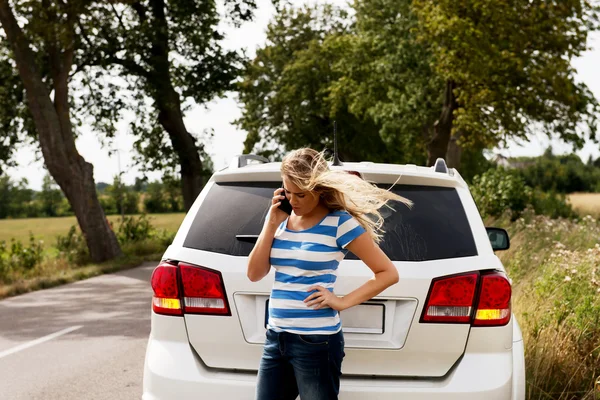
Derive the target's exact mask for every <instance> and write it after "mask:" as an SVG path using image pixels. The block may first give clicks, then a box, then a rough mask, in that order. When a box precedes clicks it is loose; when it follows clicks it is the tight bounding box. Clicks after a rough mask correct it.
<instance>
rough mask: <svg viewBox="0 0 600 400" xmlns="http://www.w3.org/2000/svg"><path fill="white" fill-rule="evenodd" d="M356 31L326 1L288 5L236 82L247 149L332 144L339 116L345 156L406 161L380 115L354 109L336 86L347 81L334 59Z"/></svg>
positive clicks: (270, 151)
mask: <svg viewBox="0 0 600 400" xmlns="http://www.w3.org/2000/svg"><path fill="white" fill-rule="evenodd" d="M351 29H352V27H351V26H349V23H348V17H347V14H346V12H345V11H342V10H339V9H336V8H334V7H332V6H328V5H325V6H312V7H310V6H305V7H303V8H302V9H294V8H292V7H284V8H283V9H282V10H281V11H280V12H279V13H278V14H277V15H276V17H275V20H274V21H273V22H272V23H271V24H269V27H268V29H267V43H266V44H265V46H264V47H262V48H260V49H258V50H257V53H256V57H255V59H254V60H253V61H252V62H251V63H249V65H248V67H247V69H246V73H245V76H244V80H243V81H242V82H241V83H240V85H239V99H240V101H241V103H242V104H243V112H242V117H241V118H240V119H239V120H238V121H237V123H238V125H239V126H240V127H241V128H242V129H245V130H246V131H248V136H247V138H246V142H245V149H244V151H245V152H247V153H249V152H255V153H259V154H263V155H267V156H270V155H274V156H275V157H280V156H281V155H282V153H283V152H284V151H285V150H289V149H293V148H297V147H303V146H310V147H315V148H318V149H322V148H323V147H327V148H329V149H332V148H333V128H334V126H333V125H334V121H336V122H337V130H338V137H339V152H340V156H341V158H342V160H345V161H359V160H366V159H369V160H374V161H381V162H391V161H397V160H398V159H402V157H403V155H404V153H405V152H403V149H402V148H400V147H395V146H388V145H387V144H386V142H384V140H382V138H381V136H380V135H379V130H380V127H379V126H378V125H377V124H376V123H375V121H374V120H373V119H371V118H368V117H364V118H363V116H362V115H359V114H357V113H354V112H353V110H351V108H350V105H349V104H348V103H347V102H346V97H344V96H340V95H339V93H337V91H338V90H340V88H339V87H334V86H333V85H332V82H336V81H338V80H340V79H343V76H342V74H340V73H339V72H338V71H337V70H336V65H337V64H338V63H339V62H340V60H343V59H344V57H345V55H346V53H347V52H348V51H350V50H351V47H350V44H349V43H347V42H346V41H345V40H346V38H347V37H348V33H349V32H350V31H351ZM342 90H343V89H342Z"/></svg>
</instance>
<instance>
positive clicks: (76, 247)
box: [56, 225, 90, 265]
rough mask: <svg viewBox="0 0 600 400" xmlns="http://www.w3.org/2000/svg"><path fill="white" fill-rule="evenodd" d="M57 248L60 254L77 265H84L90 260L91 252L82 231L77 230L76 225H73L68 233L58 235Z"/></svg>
mask: <svg viewBox="0 0 600 400" xmlns="http://www.w3.org/2000/svg"><path fill="white" fill-rule="evenodd" d="M56 248H57V249H58V251H59V254H60V256H62V257H64V258H66V259H67V260H68V261H69V262H71V263H74V264H76V265H82V264H85V263H87V262H89V260H90V254H89V251H88V248H87V244H86V242H85V238H84V237H83V235H82V234H81V232H78V231H77V228H76V227H75V225H73V226H71V228H70V229H69V232H68V233H67V234H66V235H64V236H63V235H58V236H57V237H56Z"/></svg>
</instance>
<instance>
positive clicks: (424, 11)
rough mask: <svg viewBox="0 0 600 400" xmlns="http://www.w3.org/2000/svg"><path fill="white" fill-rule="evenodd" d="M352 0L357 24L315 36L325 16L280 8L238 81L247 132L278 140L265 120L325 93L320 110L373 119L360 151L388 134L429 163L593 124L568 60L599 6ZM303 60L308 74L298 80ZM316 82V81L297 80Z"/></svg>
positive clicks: (389, 141)
mask: <svg viewBox="0 0 600 400" xmlns="http://www.w3.org/2000/svg"><path fill="white" fill-rule="evenodd" d="M352 7H353V9H354V11H355V13H354V16H353V18H352V20H346V22H345V25H344V26H348V25H349V26H350V27H349V28H348V29H345V30H344V31H342V32H340V30H339V29H335V26H333V28H328V29H322V30H320V31H319V35H320V36H319V38H320V39H319V43H321V45H320V46H315V45H313V43H314V41H311V39H310V38H309V40H304V41H298V40H297V35H296V36H295V35H294V34H297V33H299V32H304V31H306V30H307V29H306V28H301V27H302V26H306V27H311V26H315V25H316V26H319V24H322V23H321V20H320V19H318V18H313V19H310V20H304V21H301V22H302V24H298V23H294V22H295V21H294V20H293V19H292V18H289V15H294V12H293V11H287V14H283V15H280V16H278V17H276V19H275V22H274V23H273V25H272V27H271V29H270V31H269V36H268V38H269V40H270V42H268V43H267V45H266V46H265V47H264V48H263V49H261V51H259V52H257V57H256V59H255V60H254V62H253V63H252V64H251V66H250V67H249V69H248V72H247V73H246V81H245V83H244V86H243V88H242V95H241V100H242V102H243V105H244V116H243V119H242V122H243V124H242V127H243V128H245V129H246V130H248V132H249V136H248V138H249V139H252V142H257V136H258V135H260V136H261V137H262V138H266V139H272V140H275V141H277V140H279V139H278V137H277V136H273V135H272V134H270V132H273V131H276V130H281V129H282V127H285V126H286V125H288V126H290V125H291V121H296V120H297V119H294V118H293V117H294V116H297V115H302V114H301V113H300V112H301V111H305V110H303V109H301V108H299V107H298V106H297V105H312V104H319V102H320V103H321V104H325V106H324V107H321V106H318V107H317V108H316V109H317V110H325V111H330V110H340V109H341V110H347V111H348V114H349V115H351V116H352V118H355V119H356V120H358V121H363V122H364V121H370V122H372V124H373V126H374V129H375V130H376V131H377V133H378V134H377V135H371V134H370V133H369V134H368V135H367V134H366V133H362V135H364V136H368V137H369V138H377V140H368V141H367V142H366V143H365V147H364V148H363V149H362V151H363V154H364V153H369V150H368V149H369V148H370V146H371V145H372V144H374V146H376V147H374V148H377V146H379V144H378V143H380V142H383V143H384V145H385V147H386V148H393V149H394V150H395V151H396V152H397V153H396V158H395V159H394V161H396V162H402V161H404V162H406V161H409V162H416V163H425V162H426V163H427V164H428V165H432V164H433V163H434V162H435V160H436V159H437V158H438V157H442V158H446V159H447V160H448V162H449V164H450V165H451V166H455V167H458V166H459V165H460V161H461V155H462V153H463V149H466V151H467V152H468V153H467V154H466V155H467V156H468V157H467V158H468V160H467V161H469V164H472V163H473V162H472V161H473V160H476V159H481V158H482V157H481V150H482V149H484V148H489V147H493V146H495V145H498V144H499V143H502V142H505V141H506V140H508V139H512V138H525V137H527V135H528V134H530V133H531V132H532V131H533V130H536V131H539V130H543V131H544V132H546V133H548V134H549V135H557V136H559V137H560V138H561V139H563V140H565V141H567V142H569V143H572V144H574V145H575V146H576V147H578V146H580V145H581V144H582V143H583V142H584V141H585V139H586V135H587V136H588V137H594V136H595V125H596V118H597V116H598V103H597V101H596V99H594V97H593V96H592V94H591V92H590V91H589V89H588V88H587V87H586V86H585V84H583V83H581V82H577V81H576V80H575V71H574V69H573V68H572V67H571V60H572V59H573V58H574V57H576V56H578V55H580V54H581V52H582V51H583V50H584V49H585V47H586V39H587V35H588V33H589V32H590V31H591V30H592V29H595V16H596V10H595V9H594V8H593V7H592V6H590V5H589V4H588V3H587V2H586V1H585V0H566V1H562V0H556V1H541V2H536V1H534V2H509V3H507V2H504V1H500V0H469V1H464V2H457V1H450V0H444V1H433V0H432V1H428V0H369V1H366V0H356V1H355V2H354V3H353V5H352ZM281 19H284V21H283V22H280V20H281ZM338 25H339V24H338ZM303 29H304V30H303ZM288 39H289V40H290V42H291V43H295V47H292V45H291V43H288ZM330 49H333V50H334V51H330ZM323 53H324V54H327V55H330V57H329V58H325V57H324V56H323ZM279 54H282V56H278V55H279ZM276 56H278V57H279V63H280V65H276V67H273V66H272V65H274V63H273V62H272V61H271V60H273V59H274V58H275V57H276ZM305 60H316V61H321V62H322V64H323V65H325V66H326V68H315V67H314V66H313V65H311V64H308V63H307V62H306V61H305ZM302 68H303V69H302ZM297 70H303V71H306V74H305V76H308V78H306V79H302V77H301V76H300V77H296V76H294V79H295V81H292V79H291V77H292V72H294V71H297ZM257 71H258V73H257ZM308 72H311V73H312V74H313V75H309V74H308ZM286 76H290V78H289V79H287V80H286ZM287 82H295V86H294V85H293V84H291V83H287ZM311 84H313V85H315V84H317V85H318V89H319V90H318V91H316V92H314V91H313V92H308V91H307V90H306V89H304V91H300V90H291V89H290V88H292V89H295V88H296V87H299V88H305V87H310V85H311ZM257 104H258V106H256V105H257ZM280 114H281V115H282V116H283V118H279V119H278V118H276V117H277V116H278V115H280ZM306 114H307V113H305V115H306ZM282 121H283V122H285V124H282V123H281V122H282ZM297 121H300V120H297ZM296 125H297V124H296ZM296 125H293V126H294V130H293V131H291V132H298V127H297V126H296ZM259 132H260V133H259ZM304 137H305V138H308V136H304ZM286 140H287V139H285V138H283V139H282V140H279V142H278V143H282V144H286V146H288V143H289V140H287V141H286ZM305 142H306V143H310V142H309V141H305ZM289 144H293V143H289ZM246 150H249V149H248V148H247V149H246ZM469 152H470V153H469ZM399 154H402V156H401V157H398V156H399Z"/></svg>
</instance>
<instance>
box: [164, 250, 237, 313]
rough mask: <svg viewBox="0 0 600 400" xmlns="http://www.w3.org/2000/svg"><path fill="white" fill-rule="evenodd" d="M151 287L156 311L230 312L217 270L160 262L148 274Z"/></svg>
mask: <svg viewBox="0 0 600 400" xmlns="http://www.w3.org/2000/svg"><path fill="white" fill-rule="evenodd" d="M152 289H153V290H154V297H153V298H152V309H153V310H154V312H155V313H157V314H166V315H183V314H184V312H185V313H186V314H216V315H231V312H230V311H229V303H228V302H227V296H226V294H225V287H224V285H223V279H222V277H221V274H220V273H219V272H217V271H213V270H210V269H207V268H202V267H197V266H194V265H190V264H185V263H179V265H178V266H175V265H173V264H170V263H167V262H161V263H160V264H159V265H158V267H156V269H155V270H154V272H153V273H152ZM182 300H183V306H182V304H181V301H182Z"/></svg>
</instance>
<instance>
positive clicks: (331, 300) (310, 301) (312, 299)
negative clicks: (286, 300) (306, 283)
mask: <svg viewBox="0 0 600 400" xmlns="http://www.w3.org/2000/svg"><path fill="white" fill-rule="evenodd" d="M308 291H309V292H312V291H315V292H314V293H313V294H311V295H310V296H308V297H307V298H306V299H304V302H305V303H306V306H307V307H310V308H312V309H313V310H319V309H321V308H325V307H329V308H333V309H334V310H337V311H342V310H344V309H345V308H346V307H345V303H344V299H343V298H342V297H338V296H336V295H335V294H333V292H330V291H329V290H328V289H325V288H324V287H322V286H312V287H310V288H309V289H308Z"/></svg>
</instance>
